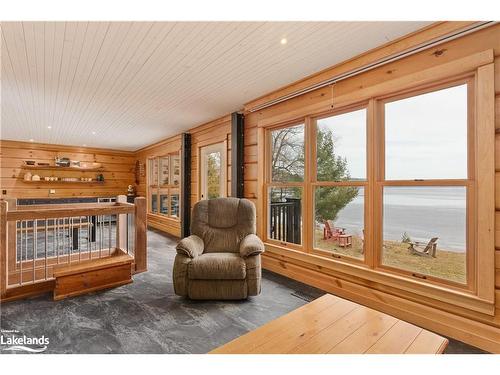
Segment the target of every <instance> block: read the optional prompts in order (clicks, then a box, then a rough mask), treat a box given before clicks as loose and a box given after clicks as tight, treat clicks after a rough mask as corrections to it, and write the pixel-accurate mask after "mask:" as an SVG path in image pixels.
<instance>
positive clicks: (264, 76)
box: [0, 22, 429, 150]
mask: <svg viewBox="0 0 500 375" xmlns="http://www.w3.org/2000/svg"><path fill="white" fill-rule="evenodd" d="M428 24H429V22H179V23H175V22H111V23H110V22H18V23H15V22H4V23H2V40H1V42H2V44H1V64H2V70H1V73H2V76H1V111H2V113H1V120H2V122H1V134H0V137H1V139H11V140H20V141H28V140H30V139H33V140H34V141H35V142H42V143H55V144H67V145H77V146H81V145H83V144H86V145H87V146H94V147H106V148H114V149H123V150H136V149H138V148H141V147H143V146H146V145H148V144H151V143H154V142H156V141H159V140H160V139H162V138H166V137H168V136H171V135H175V134H178V133H180V132H182V131H185V130H187V129H189V128H191V127H194V126H196V125H199V124H202V123H204V122H207V121H210V120H213V119H215V118H218V117H220V116H223V115H225V114H227V113H229V112H233V111H236V110H239V109H241V108H242V106H243V104H244V103H245V102H248V101H250V100H252V99H255V98H256V97H258V96H261V95H263V94H265V93H267V92H269V91H272V90H274V89H277V88H279V87H281V86H284V85H286V84H288V83H291V82H293V81H296V80H298V79H301V78H303V77H305V76H307V75H310V74H312V73H315V72H317V71H319V70H322V69H325V68H327V67H329V66H331V65H334V64H336V63H339V62H341V61H343V60H346V59H349V58H351V57H353V56H355V55H357V54H360V53H362V52H365V51H367V50H369V49H372V48H374V47H377V46H379V45H381V44H384V43H386V42H388V41H390V40H394V39H396V38H398V37H400V36H403V35H405V34H408V33H410V32H413V31H415V30H417V29H419V28H422V27H424V26H426V25H428ZM283 38H286V40H287V43H286V44H282V43H281V40H282V39H283Z"/></svg>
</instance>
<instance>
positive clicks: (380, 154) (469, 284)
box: [374, 74, 477, 293]
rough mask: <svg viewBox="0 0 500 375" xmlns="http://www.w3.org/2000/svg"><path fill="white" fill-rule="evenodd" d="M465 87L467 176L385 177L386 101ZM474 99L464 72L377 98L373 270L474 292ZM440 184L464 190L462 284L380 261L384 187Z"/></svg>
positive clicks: (471, 76)
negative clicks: (464, 227) (464, 238)
mask: <svg viewBox="0 0 500 375" xmlns="http://www.w3.org/2000/svg"><path fill="white" fill-rule="evenodd" d="M464 84H465V85H466V86H467V166H466V167H467V178H466V179H415V180H394V179H392V180H385V163H386V158H385V135H386V134H385V116H384V111H385V105H386V104H387V103H391V102H396V101H399V100H403V99H407V98H412V97H416V96H419V95H423V94H428V93H433V92H438V91H440V90H445V89H448V88H452V87H457V86H461V85H464ZM474 98H475V76H474V74H467V75H465V76H459V77H454V78H452V79H448V80H445V81H439V82H436V83H433V84H430V85H426V86H423V87H420V88H417V89H409V90H402V91H401V92H398V93H397V94H396V95H387V96H384V97H380V98H377V100H376V105H377V113H378V121H376V127H377V128H376V134H377V135H378V136H377V142H376V144H375V147H376V150H375V154H376V155H377V161H376V164H377V166H378V168H377V169H376V172H377V175H376V183H375V195H374V197H375V202H374V204H375V205H376V207H377V208H376V211H377V216H376V218H375V221H374V225H375V228H374V232H375V233H376V234H377V238H376V240H375V247H376V248H378V249H380V251H376V252H374V256H375V259H374V263H375V269H378V270H380V271H386V272H389V273H395V274H402V275H404V276H406V277H409V278H417V279H423V280H425V281H428V282H429V283H433V284H437V285H446V286H448V287H449V288H453V289H458V290H466V291H469V292H472V293H475V292H476V283H475V280H476V267H475V263H476V244H475V234H474V231H475V228H476V220H477V219H476V216H477V213H476V211H475V209H474V201H475V188H474V186H475V183H476V182H475V175H476V173H475V147H474V145H475V138H476V136H475V128H476V127H475V121H474V114H475V111H474ZM398 186H399V187H440V186H457V187H465V189H466V214H465V215H466V218H465V219H466V245H465V250H466V252H465V255H466V261H465V263H466V264H465V266H466V281H465V283H464V284H462V283H459V282H455V281H452V280H448V279H444V278H440V277H436V276H433V275H429V274H425V275H424V274H420V273H419V272H414V271H409V270H405V269H402V268H396V267H394V266H390V265H385V264H383V262H382V256H383V254H382V253H383V241H384V239H383V212H384V204H383V194H384V187H398Z"/></svg>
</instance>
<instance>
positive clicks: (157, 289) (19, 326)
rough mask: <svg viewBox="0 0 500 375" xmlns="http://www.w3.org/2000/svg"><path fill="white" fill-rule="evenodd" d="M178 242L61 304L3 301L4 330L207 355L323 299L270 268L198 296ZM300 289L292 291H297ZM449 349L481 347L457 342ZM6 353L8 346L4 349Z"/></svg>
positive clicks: (104, 347)
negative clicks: (235, 289)
mask: <svg viewBox="0 0 500 375" xmlns="http://www.w3.org/2000/svg"><path fill="white" fill-rule="evenodd" d="M175 244H176V240H175V239H174V238H172V237H168V236H165V235H163V234H161V233H159V232H156V231H151V230H150V231H149V232H148V251H149V254H148V262H149V265H148V268H149V270H148V272H145V273H142V274H139V275H136V276H135V277H134V282H133V283H132V284H129V285H125V286H123V287H120V288H115V289H112V290H107V291H102V292H98V293H93V294H89V295H85V296H80V297H75V298H70V299H66V300H63V301H59V302H54V301H52V299H51V296H50V295H45V296H41V297H37V298H33V299H29V300H23V301H15V302H9V303H5V304H2V305H1V306H0V328H1V329H2V330H17V331H18V332H19V333H18V334H19V335H22V334H25V335H27V336H37V337H38V336H41V335H45V337H48V338H49V339H50V344H49V345H48V349H47V351H46V353H206V352H208V351H210V350H212V349H214V348H216V347H218V346H220V345H222V344H224V343H226V342H228V341H230V340H232V339H234V338H236V337H238V336H241V335H242V334H244V333H246V332H248V331H250V330H252V329H255V328H257V327H259V326H261V325H263V324H264V323H266V322H268V321H270V320H273V319H275V318H278V317H279V316H282V315H284V314H286V313H288V312H290V311H292V310H294V309H296V308H297V307H300V306H302V305H303V304H305V303H307V301H306V299H304V298H300V297H298V296H297V295H293V294H297V292H298V294H299V295H302V297H304V296H306V297H310V298H311V299H313V298H317V297H319V296H321V295H322V294H323V292H322V291H320V290H318V289H315V288H312V287H310V286H307V285H304V284H301V283H299V282H296V281H294V280H291V279H288V278H285V277H282V276H279V275H276V274H273V273H271V272H267V271H264V273H263V286H262V294H261V295H260V296H258V297H253V298H249V299H248V300H247V301H238V302H196V301H189V300H186V299H183V298H180V297H177V296H176V295H175V294H174V291H173V285H172V264H173V259H174V256H175V250H174V246H175ZM292 293H293V294H292ZM447 352H448V353H481V351H480V350H479V349H476V348H473V347H470V346H468V345H466V344H463V343H461V342H457V341H454V340H450V345H449V347H448V349H447ZM3 353H7V351H3Z"/></svg>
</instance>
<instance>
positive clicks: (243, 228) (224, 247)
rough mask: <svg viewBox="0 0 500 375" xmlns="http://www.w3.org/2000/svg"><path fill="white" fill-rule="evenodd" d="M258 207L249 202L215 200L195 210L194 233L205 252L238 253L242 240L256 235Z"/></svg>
mask: <svg viewBox="0 0 500 375" xmlns="http://www.w3.org/2000/svg"><path fill="white" fill-rule="evenodd" d="M255 221H256V217H255V206H254V204H253V203H252V202H251V201H249V200H248V199H239V198H215V199H209V200H202V201H199V202H197V203H196V204H195V205H194V207H193V215H192V219H191V233H192V234H195V235H197V236H198V237H200V238H201V239H203V242H204V243H205V252H206V253H214V252H218V253H219V252H230V253H238V252H239V246H240V242H241V240H242V239H243V238H244V237H245V236H247V235H248V234H255V232H256V223H255Z"/></svg>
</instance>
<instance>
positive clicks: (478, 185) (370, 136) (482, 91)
mask: <svg viewBox="0 0 500 375" xmlns="http://www.w3.org/2000/svg"><path fill="white" fill-rule="evenodd" d="M413 77H415V78H413ZM464 78H472V79H473V84H472V89H473V90H469V96H470V97H472V101H473V102H474V103H475V106H474V108H473V109H474V111H469V112H468V113H469V116H472V117H473V120H474V121H473V122H474V123H475V129H474V132H475V133H474V139H471V137H468V147H471V145H472V146H473V147H474V151H473V154H472V155H471V154H469V155H468V156H469V157H468V163H469V164H471V157H474V160H475V161H476V162H477V163H476V164H475V165H474V166H473V167H471V166H468V168H472V169H473V173H474V183H470V185H471V187H470V188H468V190H467V191H468V193H467V194H469V195H470V194H473V195H474V196H475V197H474V199H471V198H470V196H468V197H467V199H468V201H469V202H470V208H469V210H472V211H473V212H474V215H475V216H476V220H475V224H474V225H473V226H474V227H475V231H472V232H473V233H472V235H473V236H474V242H475V244H476V247H477V251H476V254H475V256H474V260H475V266H474V267H473V268H474V270H475V272H476V274H475V275H474V276H473V278H474V279H475V280H474V281H475V283H474V284H475V286H474V287H473V288H471V289H467V288H465V289H464V288H463V285H461V284H460V286H459V287H458V288H455V287H454V286H453V285H450V284H446V283H443V282H442V279H439V280H438V282H432V281H429V280H428V279H427V280H422V279H416V278H412V277H408V276H407V275H404V274H401V273H399V272H398V273H394V272H391V271H390V270H387V269H380V268H379V267H377V262H378V259H377V258H376V252H375V250H376V249H375V244H377V243H378V244H379V243H381V240H382V238H381V237H382V233H377V231H375V230H374V229H375V225H374V224H375V221H376V218H378V217H381V207H378V206H379V205H378V204H375V202H373V203H372V204H369V205H367V204H366V203H365V215H367V216H368V217H369V221H367V222H365V231H367V232H366V233H365V241H368V242H369V244H366V245H365V264H357V263H356V262H350V261H346V260H345V259H335V258H333V259H332V257H325V256H322V255H318V254H314V253H311V247H312V246H311V244H312V242H311V241H312V240H311V236H310V235H308V233H310V232H312V230H311V229H310V228H311V225H309V223H310V222H311V218H312V215H313V209H314V208H313V206H312V205H311V203H312V196H311V191H312V182H313V181H312V180H307V182H308V183H306V184H305V185H306V186H305V193H303V194H304V200H305V201H307V202H304V203H306V204H304V206H303V219H302V220H303V238H304V240H303V244H302V246H300V247H298V248H297V247H293V246H290V245H288V244H286V245H283V244H280V243H276V241H269V240H268V239H267V237H268V223H267V221H268V218H267V215H268V207H267V205H268V197H267V191H268V186H269V185H268V179H267V174H268V172H267V164H266V163H267V159H268V158H269V150H268V144H267V139H268V136H267V134H268V130H269V129H271V128H276V127H279V126H286V125H291V124H299V123H302V122H304V124H307V122H308V121H310V119H311V116H314V117H319V116H323V115H325V113H331V112H332V109H331V107H332V106H331V104H332V101H331V99H328V100H324V101H323V102H324V103H323V102H322V105H321V106H319V105H317V104H314V105H312V104H311V105H310V106H306V107H304V108H302V109H300V110H293V111H291V112H289V113H286V112H283V113H279V114H276V115H273V116H271V117H268V118H264V119H262V120H259V121H258V123H257V137H258V155H259V160H263V162H260V161H259V165H260V167H259V169H258V170H259V172H258V179H257V181H258V185H259V189H261V190H260V193H259V195H260V197H262V199H260V198H259V199H260V202H259V205H258V214H259V215H260V217H261V218H262V220H259V222H258V229H259V233H260V235H261V236H262V238H263V239H264V241H265V242H266V248H267V249H268V251H269V253H270V254H271V255H273V256H279V257H280V258H281V259H283V260H286V259H289V260H290V261H292V262H305V263H304V264H309V266H310V267H314V268H316V267H320V269H323V270H325V272H328V273H332V274H333V275H338V276H339V277H340V278H341V279H344V278H345V277H347V279H348V280H349V279H350V278H354V279H353V280H355V279H356V278H359V279H362V280H366V281H367V282H374V283H375V284H374V285H379V286H380V287H382V288H385V287H389V288H396V289H395V290H400V291H401V293H405V292H409V293H416V295H417V296H421V298H422V300H426V299H429V301H433V300H434V301H436V303H437V304H439V303H445V304H451V305H455V306H459V307H461V308H465V309H469V310H470V311H475V312H480V313H484V314H488V315H492V314H494V311H495V305H494V299H495V273H494V267H493V266H492V265H493V264H494V255H495V248H494V232H495V230H494V224H495V212H494V209H493V208H494V207H495V204H494V202H495V200H494V196H495V188H494V182H495V174H494V171H495V164H494V159H495V139H494V133H495V123H494V114H495V112H494V103H495V91H494V63H493V51H492V50H486V51H483V52H479V53H476V54H473V55H470V56H467V57H464V58H462V59H458V60H455V61H451V62H447V63H445V64H442V65H438V66H435V67H431V68H428V69H426V70H423V71H422V72H419V73H418V74H415V73H413V74H409V75H407V76H403V77H401V78H397V79H395V80H390V81H387V82H383V83H381V84H378V85H376V86H372V87H367V88H361V89H360V90H359V93H358V92H356V94H354V93H347V94H344V95H341V96H340V99H337V101H336V104H337V105H338V108H339V110H342V109H345V108H349V107H352V106H353V105H356V103H360V102H362V101H363V100H364V101H365V102H368V109H367V117H368V123H369V125H368V129H367V148H368V149H367V158H368V165H367V179H368V180H369V181H370V180H373V181H374V182H373V183H372V184H371V187H370V188H369V189H368V190H365V195H366V196H367V197H368V199H371V200H372V201H373V200H374V197H375V196H376V195H377V194H381V192H379V191H378V189H379V187H378V185H377V184H378V183H379V182H380V181H377V178H376V176H379V175H380V161H379V159H378V158H379V155H378V154H377V153H379V152H380V143H381V140H380V132H379V131H377V129H376V128H377V126H378V124H379V123H380V110H379V101H380V100H383V99H384V98H388V97H395V96H397V95H399V94H402V93H405V92H416V91H418V90H421V89H425V90H427V91H429V87H432V86H439V85H441V84H443V83H448V82H453V81H457V80H459V79H464ZM430 91H432V90H430ZM356 98H357V100H356ZM306 128H307V125H306ZM306 136H307V137H308V139H311V138H312V137H311V136H310V131H306ZM308 143H311V142H307V141H306V147H307V144H308ZM477 145H481V147H477ZM308 156H310V153H307V152H306V160H307V158H308ZM310 159H311V158H309V161H308V162H307V163H306V164H305V165H306V171H305V173H307V170H308V168H309V169H310V168H311V165H310V163H311V160H310ZM479 161H480V162H479ZM370 173H373V175H374V176H373V177H372V178H371V179H370V177H369V174H370ZM470 176H472V175H470ZM470 176H468V180H470ZM434 182H435V181H432V180H427V181H425V180H424V181H423V182H422V185H429V186H432V185H433V184H434ZM464 182H465V181H458V184H462V186H463V183H464ZM411 183H412V182H410V184H411ZM439 184H440V185H441V186H453V185H457V181H449V182H448V181H446V180H440V181H439ZM398 185H403V183H402V182H400V181H394V182H389V181H386V186H398ZM369 186H370V184H369ZM380 196H381V195H380ZM307 203H309V204H307ZM472 211H471V212H472ZM309 216H311V218H309ZM470 217H471V216H470V215H469V214H467V220H468V221H470V220H471V219H470ZM468 224H469V223H468ZM370 230H373V232H372V233H369V231H370ZM471 238H472V237H471ZM306 241H307V242H306ZM370 252H371V253H370ZM377 252H378V250H377ZM478 270H480V271H478ZM342 275H344V276H342ZM377 288H378V287H377ZM429 303H432V302H429Z"/></svg>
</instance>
